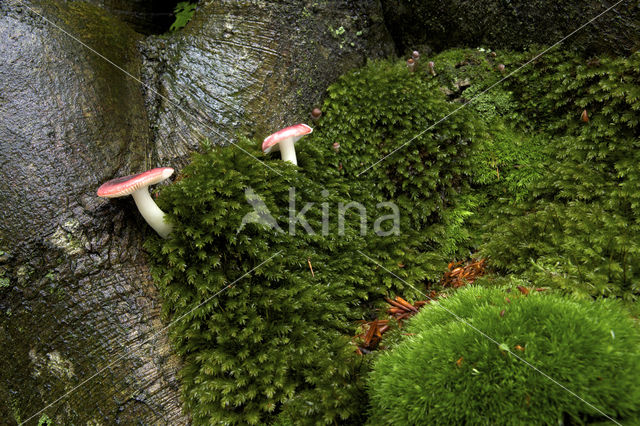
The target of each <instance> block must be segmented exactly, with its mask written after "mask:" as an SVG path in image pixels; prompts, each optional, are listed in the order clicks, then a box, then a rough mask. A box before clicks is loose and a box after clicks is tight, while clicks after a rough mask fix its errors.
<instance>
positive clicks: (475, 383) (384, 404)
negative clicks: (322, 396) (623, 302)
mask: <svg viewBox="0 0 640 426" xmlns="http://www.w3.org/2000/svg"><path fill="white" fill-rule="evenodd" d="M407 332H408V333H411V334H413V336H411V337H406V338H405V340H404V341H403V342H401V343H400V344H399V345H398V346H397V347H395V348H393V350H390V351H388V352H385V353H383V354H381V355H380V357H379V358H378V360H377V361H376V363H375V365H374V368H373V372H372V373H371V376H370V381H369V390H370V395H371V403H372V412H371V416H370V423H371V424H394V425H401V424H402V425H404V424H415V425H418V424H425V425H427V424H470V425H474V424H567V422H575V423H578V424H584V423H585V422H593V421H598V420H607V417H606V416H609V417H610V418H614V419H625V418H635V417H634V416H637V415H638V413H639V412H640V403H639V402H638V401H640V330H639V329H638V326H637V324H635V323H634V322H633V320H632V319H631V318H629V316H628V314H627V313H626V311H625V310H623V309H621V307H620V305H619V303H617V302H616V301H613V300H601V301H597V302H593V301H590V300H589V301H584V300H583V301H578V300H572V299H567V298H564V297H560V296H556V295H540V294H530V295H528V296H522V295H516V294H513V293H510V294H507V293H505V292H504V291H503V290H499V289H486V288H480V287H468V288H464V289H462V290H460V291H458V292H457V293H456V294H455V295H453V296H452V297H450V298H447V299H443V300H441V301H439V302H438V303H437V304H433V305H430V306H429V307H427V308H425V309H423V310H422V311H421V312H420V313H419V314H418V315H416V316H415V317H414V318H412V319H411V320H410V322H409V323H408V327H407ZM486 336H489V337H490V338H491V339H494V340H495V342H492V341H491V340H490V339H489V338H487V337H486ZM514 354H515V355H517V357H516V356H514ZM526 363H529V364H530V365H527V364H526ZM532 366H533V367H534V368H532ZM535 368H537V369H539V370H540V371H542V372H544V374H546V375H548V376H549V377H551V378H552V379H553V380H555V381H557V382H558V383H554V381H552V380H550V379H549V378H548V377H545V375H543V374H541V373H540V372H539V371H536V370H535ZM563 387H564V388H563ZM565 388H566V389H565ZM567 389H569V390H570V391H567ZM572 392H573V393H575V395H578V396H579V398H582V399H583V400H584V401H581V400H580V399H579V398H578V397H576V396H575V395H574V394H572ZM603 413H604V414H606V416H605V415H603Z"/></svg>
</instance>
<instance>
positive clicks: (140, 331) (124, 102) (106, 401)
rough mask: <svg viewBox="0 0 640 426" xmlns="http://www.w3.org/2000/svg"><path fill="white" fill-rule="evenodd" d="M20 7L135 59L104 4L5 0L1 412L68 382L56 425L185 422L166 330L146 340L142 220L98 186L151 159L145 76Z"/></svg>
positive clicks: (16, 411)
mask: <svg viewBox="0 0 640 426" xmlns="http://www.w3.org/2000/svg"><path fill="white" fill-rule="evenodd" d="M26 6H29V7H31V8H33V9H34V10H35V11H36V12H37V13H39V14H42V15H43V16H45V17H46V18H47V19H50V20H51V21H52V22H54V23H55V24H56V25H59V26H60V27H62V28H63V29H64V30H65V31H68V32H69V33H70V34H73V35H74V36H75V37H77V38H79V39H80V40H82V41H83V42H85V43H87V44H89V45H91V47H92V48H94V49H96V50H97V51H100V52H104V53H105V55H106V56H108V57H109V58H110V59H112V60H113V61H114V62H115V63H116V64H117V65H118V66H120V67H122V68H123V69H126V70H127V71H128V72H130V73H132V74H133V75H139V73H140V67H141V61H140V59H139V54H138V51H137V48H136V42H137V41H138V40H139V38H140V37H139V36H137V35H136V34H135V33H133V32H132V31H131V30H129V29H128V28H127V27H126V26H124V25H123V24H121V23H120V22H118V21H116V20H114V19H111V18H109V17H107V16H106V15H105V14H104V12H103V11H102V10H100V9H98V8H95V7H93V6H89V5H87V4H85V3H81V2H69V3H62V2H35V1H34V2H25V3H24V5H21V4H19V3H18V2H11V1H9V2H2V3H0V58H2V59H1V60H0V145H1V147H2V148H1V149H0V216H1V217H2V220H1V221H0V250H1V251H2V256H0V262H1V263H0V274H1V275H2V285H1V286H0V327H1V331H0V365H1V366H2V368H1V369H0V389H1V390H0V407H1V408H0V417H1V418H2V419H6V421H7V422H9V423H11V422H14V423H15V422H21V421H22V422H23V421H25V420H27V419H28V418H29V417H30V416H32V415H33V414H35V413H37V412H38V411H39V410H40V409H42V408H43V407H44V406H45V405H47V404H48V403H50V402H52V401H54V400H56V399H57V398H59V397H60V396H62V395H64V394H65V393H66V392H71V393H70V394H69V395H68V397H66V398H65V399H64V400H62V401H60V402H59V403H57V404H55V405H54V406H52V407H49V408H47V409H46V410H45V411H44V413H46V414H47V415H48V416H49V417H50V418H52V419H53V420H54V421H55V422H56V424H71V423H75V424H79V423H85V422H90V421H92V420H93V421H95V422H98V423H100V424H116V423H117V422H122V423H126V424H128V423H133V422H134V421H135V420H137V419H144V420H145V421H146V422H147V423H153V424H180V423H185V421H186V420H185V418H184V416H183V415H182V413H181V411H180V406H181V403H180V399H179V385H178V381H177V378H176V372H177V368H178V365H177V364H178V361H177V359H176V358H175V357H173V356H172V355H171V350H170V347H169V345H168V342H167V338H166V335H165V334H164V333H160V334H159V335H158V336H156V337H154V338H152V339H151V340H150V341H148V342H145V339H146V338H147V337H150V336H151V335H152V334H153V333H156V332H157V331H160V330H161V328H162V321H161V319H160V316H159V302H158V298H157V296H156V292H155V289H154V286H153V283H152V282H151V279H150V276H149V271H148V270H147V267H146V265H145V257H144V253H143V251H142V248H141V244H142V242H143V238H144V233H145V232H148V230H147V229H146V227H145V225H144V223H142V222H141V221H140V219H139V217H138V215H137V214H136V211H135V207H134V205H133V203H132V202H131V200H123V201H115V202H107V201H105V200H102V199H99V198H97V197H96V195H95V191H96V188H97V187H98V185H99V184H100V183H101V182H103V181H105V180H108V179H110V178H112V177H114V176H117V175H120V174H125V173H129V172H133V171H139V170H141V169H143V168H146V167H149V166H150V164H149V163H148V162H147V161H146V158H147V155H146V153H147V152H148V151H150V146H149V143H150V142H149V132H148V121H147V115H146V112H145V110H144V104H143V96H142V92H141V89H140V85H139V84H138V83H137V82H136V81H134V80H132V79H131V78H127V77H126V76H124V75H122V74H120V73H119V72H118V71H117V70H114V68H113V66H112V65H110V64H108V63H107V62H106V61H104V60H103V59H101V58H99V57H97V56H96V55H94V54H93V53H91V52H90V51H88V50H87V49H86V48H85V47H83V46H82V45H80V44H79V43H78V42H76V41H74V40H73V39H71V38H70V37H68V36H67V35H65V34H63V33H62V32H61V31H59V30H58V29H56V28H54V27H53V26H52V25H51V24H50V23H47V22H45V21H44V20H43V19H42V18H41V17H39V16H37V15H36V14H35V13H34V12H33V11H31V10H29V8H27V7H26ZM136 345H139V347H137V346H136ZM136 349H137V350H136ZM119 356H123V358H122V359H121V360H118V361H117V362H116V363H115V364H113V366H111V367H109V368H108V369H107V370H106V371H104V372H103V373H101V374H99V375H97V376H96V377H95V378H93V379H92V380H91V381H89V382H87V383H86V384H83V385H81V386H80V387H79V388H78V389H77V390H74V387H75V386H78V385H80V384H81V383H82V381H83V380H84V379H87V378H89V377H91V375H93V374H94V373H96V372H97V371H98V370H99V369H101V368H103V367H106V366H107V365H108V364H110V363H111V362H113V361H116V360H117V359H118V357H119ZM40 417H41V415H40V414H38V415H37V416H36V417H35V418H34V419H31V421H30V422H29V423H28V424H37V422H38V420H39V418H40ZM2 423H3V424H4V422H2ZM96 424H97V423H96Z"/></svg>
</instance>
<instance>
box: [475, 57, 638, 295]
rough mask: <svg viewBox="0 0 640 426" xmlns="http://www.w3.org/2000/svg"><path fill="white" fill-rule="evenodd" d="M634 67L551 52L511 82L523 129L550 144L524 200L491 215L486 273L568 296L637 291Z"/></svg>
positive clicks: (631, 61)
mask: <svg viewBox="0 0 640 426" xmlns="http://www.w3.org/2000/svg"><path fill="white" fill-rule="evenodd" d="M639 65H640V54H637V53H636V54H634V55H632V56H630V57H629V58H605V57H603V58H592V59H590V60H584V59H582V58H580V57H578V56H575V55H570V54H564V53H555V54H550V55H549V56H545V57H544V58H542V59H540V60H538V61H537V62H536V63H535V64H533V65H532V66H531V67H530V68H527V69H526V70H523V72H522V73H521V74H518V76H517V77H516V79H515V80H514V81H513V82H512V83H511V84H510V87H511V89H512V90H513V91H514V94H515V96H516V97H517V99H519V102H518V107H517V108H518V112H519V114H520V116H521V117H523V119H524V118H528V120H523V121H522V123H521V125H522V127H523V128H527V129H529V130H530V131H531V132H542V133H543V135H544V136H543V137H544V138H547V139H548V140H550V141H553V142H552V143H549V144H547V145H546V146H545V149H544V150H543V156H544V157H545V158H546V159H547V160H546V161H541V162H540V165H541V166H542V167H544V168H545V169H546V171H545V173H544V174H541V175H540V176H539V178H536V179H533V180H532V182H530V184H529V185H528V186H529V190H528V192H529V195H528V196H527V197H526V199H525V200H523V201H522V202H521V203H519V204H518V205H517V206H516V207H515V208H504V209H502V210H500V211H499V212H497V213H498V214H497V216H498V217H497V219H496V221H495V227H494V228H493V231H492V232H491V234H487V237H488V238H487V243H486V244H485V245H484V248H483V252H484V253H485V254H486V255H488V256H490V257H491V259H492V262H493V264H494V265H495V266H498V267H499V268H501V269H502V270H504V271H511V272H517V273H521V274H525V275H526V276H527V277H530V278H531V279H538V278H544V279H545V280H548V281H550V282H552V283H553V284H554V286H557V287H559V288H563V289H566V290H567V291H571V292H573V291H584V292H587V293H590V294H593V295H601V294H604V295H609V294H618V295H627V297H630V296H631V295H633V294H634V293H635V294H637V293H638V292H639V290H640V288H639V287H638V279H639V278H638V277H640V270H639V269H638V268H637V265H638V264H639V263H640V245H639V243H638V242H639V241H640V225H639V224H638V221H637V218H638V215H639V214H640V211H639V209H640V202H639V200H640V195H639V193H638V191H637V188H638V186H639V185H640V174H639V173H638V168H637V166H636V165H637V164H638V161H639V160H640V157H639V154H638V153H639V152H640V151H639V149H638V148H639V146H638V141H639V140H640V139H639V138H638V135H639V134H640V133H639V132H640V125H639V121H638V118H637V110H638V109H640V88H639V87H638V85H637V84H636V83H635V82H637V81H638V78H639V77H640V76H639V75H638V68H639ZM530 81H536V82H537V84H535V85H533V84H525V82H530ZM585 109H586V110H587V112H588V114H589V116H590V119H589V122H588V123H584V122H582V121H581V113H582V111H583V110H585Z"/></svg>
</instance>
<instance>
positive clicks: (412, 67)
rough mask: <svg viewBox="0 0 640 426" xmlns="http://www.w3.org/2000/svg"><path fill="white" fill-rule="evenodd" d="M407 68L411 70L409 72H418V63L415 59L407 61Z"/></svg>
mask: <svg viewBox="0 0 640 426" xmlns="http://www.w3.org/2000/svg"><path fill="white" fill-rule="evenodd" d="M407 68H408V69H409V72H414V71H415V70H416V61H414V60H413V58H409V59H407Z"/></svg>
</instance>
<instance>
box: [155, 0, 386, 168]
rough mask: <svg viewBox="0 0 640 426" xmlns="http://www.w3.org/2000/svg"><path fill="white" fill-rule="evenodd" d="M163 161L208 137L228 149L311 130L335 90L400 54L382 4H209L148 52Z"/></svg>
mask: <svg viewBox="0 0 640 426" xmlns="http://www.w3.org/2000/svg"><path fill="white" fill-rule="evenodd" d="M143 52H144V54H145V72H144V75H145V81H147V82H148V84H149V85H150V86H152V87H153V88H154V89H155V90H156V91H157V92H159V93H160V94H162V95H163V96H164V97H160V96H158V95H157V94H156V93H153V92H149V91H148V92H147V105H148V109H149V111H150V119H151V124H152V129H153V131H152V138H153V140H155V141H157V143H156V147H157V152H155V153H154V159H156V161H165V160H167V159H175V158H182V159H184V160H183V161H186V158H187V155H188V153H189V152H191V151H192V150H194V149H197V148H198V146H199V142H200V141H201V140H202V139H203V138H208V139H209V140H210V141H211V142H212V143H214V144H229V143H230V141H233V140H234V139H235V138H236V136H237V135H238V134H244V135H249V136H254V137H256V139H258V140H262V138H264V137H265V136H267V135H269V134H270V133H273V132H275V131H277V130H279V129H280V128H282V127H286V126H288V125H291V124H295V123H296V122H308V121H310V117H309V114H310V113H311V110H312V109H313V107H315V106H320V105H321V102H320V101H321V98H322V96H323V94H324V92H325V90H326V88H327V87H328V85H329V84H330V83H332V82H333V81H335V79H337V78H338V76H340V75H341V74H342V73H344V72H346V71H348V70H350V69H353V68H356V67H358V66H362V65H364V64H365V63H366V61H367V60H368V59H376V58H381V57H385V56H389V55H391V54H393V53H394V49H393V43H392V40H391V37H390V36H389V34H388V32H387V30H386V27H385V25H384V21H383V17H382V12H381V8H380V4H379V2H378V1H372V0H361V1H356V2H354V1H348V0H308V1H301V0H286V1H275V0H274V1H256V0H240V1H235V0H233V1H232V0H224V1H215V2H205V3H202V4H201V5H200V6H199V8H198V10H197V12H196V14H195V16H194V18H193V20H192V21H191V22H190V23H189V24H188V26H187V27H186V28H185V29H184V31H182V32H180V33H179V34H177V35H176V36H175V37H173V38H172V39H169V40H167V39H166V38H150V39H148V41H147V42H146V44H145V47H144V49H143ZM167 98H168V99H167Z"/></svg>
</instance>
